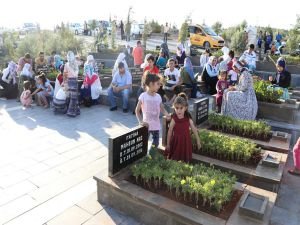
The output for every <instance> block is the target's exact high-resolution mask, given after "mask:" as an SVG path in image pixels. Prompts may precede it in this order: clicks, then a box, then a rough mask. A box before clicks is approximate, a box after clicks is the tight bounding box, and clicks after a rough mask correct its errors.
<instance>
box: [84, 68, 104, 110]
mask: <svg viewBox="0 0 300 225" xmlns="http://www.w3.org/2000/svg"><path fill="white" fill-rule="evenodd" d="M101 90H102V87H101V83H100V78H99V76H98V75H97V74H96V73H95V71H94V66H93V65H92V64H86V65H85V66H84V81H83V84H82V86H81V90H80V95H81V101H82V102H83V104H84V105H85V106H87V107H89V106H91V105H95V104H97V100H98V98H99V96H100V92H101Z"/></svg>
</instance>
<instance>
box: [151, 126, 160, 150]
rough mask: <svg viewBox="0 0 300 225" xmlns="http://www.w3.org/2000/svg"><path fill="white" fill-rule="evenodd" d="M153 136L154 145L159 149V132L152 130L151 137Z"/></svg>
mask: <svg viewBox="0 0 300 225" xmlns="http://www.w3.org/2000/svg"><path fill="white" fill-rule="evenodd" d="M150 134H152V145H154V146H155V147H157V146H158V145H159V130H150V131H149V137H150Z"/></svg>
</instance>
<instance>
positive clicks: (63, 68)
mask: <svg viewBox="0 0 300 225" xmlns="http://www.w3.org/2000/svg"><path fill="white" fill-rule="evenodd" d="M59 70H60V72H61V73H62V74H63V73H64V70H65V65H64V64H62V65H61V66H60V67H59Z"/></svg>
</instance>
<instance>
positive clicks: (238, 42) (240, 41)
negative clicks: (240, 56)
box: [231, 29, 246, 53]
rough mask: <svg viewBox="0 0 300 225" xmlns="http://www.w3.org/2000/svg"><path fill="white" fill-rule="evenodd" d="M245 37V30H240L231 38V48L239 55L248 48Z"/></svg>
mask: <svg viewBox="0 0 300 225" xmlns="http://www.w3.org/2000/svg"><path fill="white" fill-rule="evenodd" d="M244 35H245V32H244V30H241V29H239V30H237V31H236V32H235V33H234V34H233V36H232V37H231V48H232V49H233V50H234V51H236V52H237V53H242V52H243V51H244V50H245V48H246V42H245V39H244Z"/></svg>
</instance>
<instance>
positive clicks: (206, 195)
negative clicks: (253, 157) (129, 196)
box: [128, 155, 243, 220]
mask: <svg viewBox="0 0 300 225" xmlns="http://www.w3.org/2000/svg"><path fill="white" fill-rule="evenodd" d="M131 171H132V174H133V175H132V176H130V177H129V179H128V181H130V182H131V183H134V184H136V185H139V186H140V187H143V188H144V189H146V190H149V191H151V192H154V193H158V194H159V195H162V196H165V197H167V198H170V199H172V200H175V201H177V202H180V203H183V204H185V205H188V206H191V207H193V208H195V209H198V210H200V211H203V212H206V213H209V214H211V215H214V216H217V217H220V218H222V219H225V220H227V219H228V218H229V217H230V215H231V214H232V212H233V210H234V208H235V207H236V204H237V203H238V201H239V200H240V197H241V196H242V194H243V192H242V191H240V190H234V184H235V182H236V178H235V177H234V176H233V175H231V174H229V173H224V172H221V171H220V170H216V169H213V168H210V167H206V166H203V165H200V164H198V165H189V164H186V163H182V162H177V161H173V160H165V159H164V157H163V156H162V155H160V156H156V157H155V158H153V159H152V158H151V157H145V158H144V159H143V160H141V161H140V162H139V163H137V164H136V165H134V166H132V168H131Z"/></svg>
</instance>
